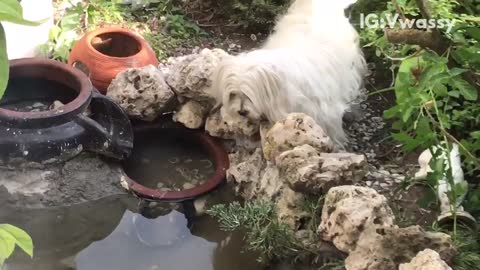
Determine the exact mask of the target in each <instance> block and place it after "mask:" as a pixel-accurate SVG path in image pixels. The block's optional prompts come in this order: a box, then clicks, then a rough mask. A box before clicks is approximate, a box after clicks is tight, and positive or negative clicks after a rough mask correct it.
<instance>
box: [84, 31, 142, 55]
mask: <svg viewBox="0 0 480 270" xmlns="http://www.w3.org/2000/svg"><path fill="white" fill-rule="evenodd" d="M113 33H117V34H122V35H125V36H128V37H131V38H132V39H134V40H135V42H136V43H137V44H138V46H139V47H140V50H139V51H138V52H137V53H135V54H133V55H130V56H125V57H117V56H111V55H107V54H104V53H101V52H99V51H98V50H97V49H95V48H94V47H93V46H92V39H93V38H95V37H97V36H99V35H102V34H113ZM87 35H88V38H87V47H88V49H90V50H91V51H92V53H94V54H96V55H98V56H100V57H106V58H109V59H115V60H117V59H118V60H129V59H133V58H136V57H138V55H139V54H140V53H141V52H142V51H143V50H144V49H145V47H144V45H143V42H142V41H143V40H142V37H140V36H139V35H138V34H136V33H135V32H133V31H131V30H130V29H127V28H123V27H120V26H110V27H102V28H99V29H96V30H94V31H92V32H90V33H88V34H87Z"/></svg>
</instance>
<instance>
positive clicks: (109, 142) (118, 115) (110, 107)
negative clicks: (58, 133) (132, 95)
mask: <svg viewBox="0 0 480 270" xmlns="http://www.w3.org/2000/svg"><path fill="white" fill-rule="evenodd" d="M89 109H90V111H91V113H90V115H89V116H87V115H85V114H80V115H79V116H78V117H77V119H76V122H77V123H78V124H79V125H81V126H82V127H83V128H84V129H85V130H86V131H87V135H88V136H89V137H88V138H87V140H86V141H87V143H86V144H85V148H86V150H89V151H92V152H95V153H99V154H103V155H105V156H108V157H112V158H115V159H119V160H123V159H126V158H127V157H128V156H130V154H131V152H132V149H133V131H132V126H131V124H130V119H129V118H128V116H127V114H126V113H125V112H124V111H123V109H122V108H121V107H120V106H118V105H117V104H116V103H115V102H113V101H112V100H111V99H110V98H108V97H106V96H104V95H102V94H100V93H99V92H98V90H96V89H94V90H93V91H92V101H91V102H90V107H89Z"/></svg>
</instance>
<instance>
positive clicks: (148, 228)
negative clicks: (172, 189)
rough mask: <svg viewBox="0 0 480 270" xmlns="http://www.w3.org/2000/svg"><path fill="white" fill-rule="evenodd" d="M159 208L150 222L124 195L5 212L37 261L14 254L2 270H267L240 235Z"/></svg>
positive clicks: (167, 207) (206, 220) (0, 217)
mask: <svg viewBox="0 0 480 270" xmlns="http://www.w3.org/2000/svg"><path fill="white" fill-rule="evenodd" d="M158 207H159V206H157V208H158ZM160 207H163V209H162V211H161V212H162V214H161V215H160V216H158V217H153V218H152V217H150V218H146V217H144V216H143V215H141V214H139V213H138V212H139V211H138V208H139V207H138V201H137V200H135V199H133V198H132V197H131V196H128V195H125V196H114V197H109V198H104V199H101V200H98V201H95V202H89V203H83V204H80V205H75V206H71V207H66V208H62V207H58V208H48V209H45V208H44V209H37V210H34V209H10V208H2V209H1V210H0V211H1V212H0V220H2V223H3V222H5V223H12V224H14V225H17V226H19V227H22V228H24V229H25V230H26V231H28V232H29V233H30V234H31V235H32V238H33V240H34V244H35V255H34V258H33V259H30V258H28V257H27V256H26V255H24V254H23V253H22V252H21V251H18V252H15V256H14V257H13V258H12V259H10V260H9V261H8V263H7V264H6V265H5V267H4V269H2V270H34V269H35V270H73V269H76V270H110V269H111V270H133V269H135V270H153V269H159V270H186V269H196V270H237V269H238V270H240V269H250V270H256V269H263V268H262V266H260V265H259V264H258V263H257V262H256V261H255V258H256V256H255V255H254V254H250V253H248V252H244V248H243V247H244V242H243V236H242V235H241V234H238V233H235V234H231V233H225V232H222V231H220V230H219V228H218V226H217V224H216V222H215V221H214V220H212V219H211V218H210V217H207V216H204V217H198V218H195V220H193V222H190V223H187V218H186V217H185V215H184V214H182V213H181V212H179V211H177V210H172V209H171V205H170V204H169V205H165V206H162V205H160ZM187 225H189V226H187Z"/></svg>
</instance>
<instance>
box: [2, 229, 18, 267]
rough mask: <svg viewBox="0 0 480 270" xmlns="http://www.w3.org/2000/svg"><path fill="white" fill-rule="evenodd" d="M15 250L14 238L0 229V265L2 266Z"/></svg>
mask: <svg viewBox="0 0 480 270" xmlns="http://www.w3.org/2000/svg"><path fill="white" fill-rule="evenodd" d="M14 250H15V238H13V236H11V235H10V234H8V233H4V232H3V231H2V230H1V229H0V265H2V264H3V263H4V262H5V260H6V259H8V257H10V256H11V255H12V253H13V251H14Z"/></svg>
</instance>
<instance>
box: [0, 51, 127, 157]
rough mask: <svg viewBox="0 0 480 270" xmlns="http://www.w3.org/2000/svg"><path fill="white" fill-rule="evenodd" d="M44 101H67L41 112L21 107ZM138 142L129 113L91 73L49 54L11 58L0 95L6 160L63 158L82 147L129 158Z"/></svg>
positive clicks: (0, 147) (0, 153)
mask: <svg viewBox="0 0 480 270" xmlns="http://www.w3.org/2000/svg"><path fill="white" fill-rule="evenodd" d="M38 101H40V102H47V103H48V104H52V103H54V101H60V102H61V103H63V104H64V105H62V106H60V107H58V108H48V109H47V110H44V111H35V112H34V111H33V110H31V111H30V110H24V109H20V108H22V106H24V105H21V104H24V103H28V104H34V103H35V102H38ZM87 111H89V112H90V113H87ZM132 148H133V132H132V127H131V125H130V121H129V119H128V116H127V115H126V113H125V112H124V111H123V110H122V108H120V107H119V106H118V105H117V104H115V103H114V102H113V101H112V100H110V99H109V98H108V97H105V96H103V95H101V94H100V93H98V92H97V91H95V90H94V89H93V87H92V84H91V82H90V81H89V80H88V78H87V76H85V74H83V73H82V72H80V71H79V70H77V69H75V68H72V67H71V66H68V65H66V64H63V63H60V62H57V61H53V60H48V59H40V58H24V59H16V60H12V61H10V77H9V82H8V86H7V89H6V91H5V95H4V96H3V98H2V99H1V100H0V165H5V164H7V165H14V164H17V163H18V164H20V163H26V162H34V163H53V162H63V161H65V160H68V159H70V158H72V157H74V156H76V155H77V154H78V153H80V152H81V151H82V150H89V151H93V152H97V153H100V154H104V155H107V156H111V157H114V158H118V159H123V158H126V157H128V156H129V155H130V152H131V150H132Z"/></svg>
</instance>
